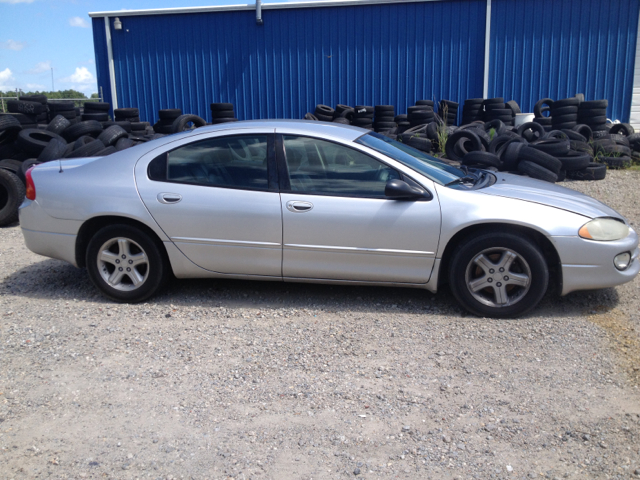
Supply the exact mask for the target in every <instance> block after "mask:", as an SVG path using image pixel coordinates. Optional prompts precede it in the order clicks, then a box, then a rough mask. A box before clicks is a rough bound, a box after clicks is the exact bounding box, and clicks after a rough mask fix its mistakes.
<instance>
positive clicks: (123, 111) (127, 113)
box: [113, 108, 140, 118]
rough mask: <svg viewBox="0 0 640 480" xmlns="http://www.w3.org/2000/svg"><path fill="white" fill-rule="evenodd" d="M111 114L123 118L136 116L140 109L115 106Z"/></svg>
mask: <svg viewBox="0 0 640 480" xmlns="http://www.w3.org/2000/svg"><path fill="white" fill-rule="evenodd" d="M113 114H114V115H115V116H116V117H123V118H129V117H137V116H139V115H140V110H139V109H137V108H116V109H115V110H114V111H113Z"/></svg>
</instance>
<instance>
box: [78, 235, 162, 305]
mask: <svg viewBox="0 0 640 480" xmlns="http://www.w3.org/2000/svg"><path fill="white" fill-rule="evenodd" d="M160 248H161V247H160V246H159V245H158V244H157V243H156V242H155V241H154V240H153V239H152V238H150V237H149V235H147V234H146V233H144V232H142V231H141V230H140V229H138V228H136V227H133V226H130V225H110V226H108V227H104V228H103V229H101V230H99V231H98V232H97V233H96V234H95V235H94V236H93V238H92V239H91V240H90V241H89V245H88V247H87V253H86V265H87V272H88V273H89V278H90V279H91V281H92V282H93V284H94V285H95V286H96V287H97V288H98V289H99V290H100V291H101V292H102V293H103V294H104V295H105V296H107V297H109V298H111V299H112V300H115V301H116V302H127V303H138V302H142V301H143V300H146V299H147V298H149V297H151V296H152V295H153V294H155V293H156V292H157V291H158V290H160V289H161V288H162V287H163V286H164V285H165V284H166V282H167V280H168V278H169V263H168V261H167V259H166V255H165V254H164V252H162V251H161V249H160ZM138 262H139V263H138ZM127 265H130V266H127ZM127 268H129V269H130V271H129V272H127V271H126V269H127ZM120 269H122V270H120ZM114 274H115V275H114ZM136 282H138V284H137V285H136Z"/></svg>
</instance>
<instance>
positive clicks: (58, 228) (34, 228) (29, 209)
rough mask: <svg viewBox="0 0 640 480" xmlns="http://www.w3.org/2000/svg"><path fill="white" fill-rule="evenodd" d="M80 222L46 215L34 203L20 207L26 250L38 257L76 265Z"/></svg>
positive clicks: (21, 226) (36, 203)
mask: <svg viewBox="0 0 640 480" xmlns="http://www.w3.org/2000/svg"><path fill="white" fill-rule="evenodd" d="M81 224H82V222H80V221H77V220H62V219H58V218H53V217H52V216H50V215H48V214H47V213H46V212H45V211H44V210H43V209H42V207H41V206H40V205H39V204H38V202H37V200H36V201H31V200H25V201H24V202H23V203H22V205H21V206H20V228H21V229H22V235H23V236H24V241H25V244H26V245H27V248H28V249H29V250H31V251H32V252H34V253H37V254H38V255H44V256H45V257H51V258H57V259H59V260H64V261H65V262H69V263H70V264H72V265H74V266H76V267H77V266H78V265H77V263H76V237H77V233H78V231H79V229H80V225H81Z"/></svg>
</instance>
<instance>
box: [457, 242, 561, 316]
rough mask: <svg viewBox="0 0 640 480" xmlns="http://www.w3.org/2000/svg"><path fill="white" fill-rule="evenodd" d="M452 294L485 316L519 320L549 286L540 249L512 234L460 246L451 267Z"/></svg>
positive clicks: (465, 305) (467, 307)
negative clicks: (517, 318) (516, 318)
mask: <svg viewBox="0 0 640 480" xmlns="http://www.w3.org/2000/svg"><path fill="white" fill-rule="evenodd" d="M449 283H450V286H451V291H452V292H453V295H454V296H455V297H456V299H457V300H458V301H459V302H460V304H461V305H462V306H463V307H464V308H466V309H467V310H469V311H470V312H471V313H474V314H475V315H479V316H481V317H516V316H518V315H522V314H524V313H526V312H527V311H529V310H531V309H532V308H533V307H535V306H536V305H537V304H538V302H540V300H541V299H542V297H543V296H544V294H545V292H546V291H547V286H548V284H549V269H548V267H547V263H546V261H545V258H544V255H543V254H542V252H541V251H540V249H539V248H538V246H537V245H536V244H535V243H533V242H531V241H530V240H528V239H526V238H524V237H523V236H520V235H517V234H511V233H485V234H481V235H479V236H477V237H475V238H472V239H470V240H468V241H466V242H463V243H462V244H460V245H459V246H458V247H457V248H456V250H455V252H454V253H453V256H452V259H451V264H450V268H449Z"/></svg>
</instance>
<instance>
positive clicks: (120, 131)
mask: <svg viewBox="0 0 640 480" xmlns="http://www.w3.org/2000/svg"><path fill="white" fill-rule="evenodd" d="M127 135H128V134H127V131H126V130H125V129H124V128H122V127H121V126H119V125H112V126H110V127H108V128H107V129H106V130H105V131H104V132H102V133H101V134H100V135H98V140H100V141H101V142H102V143H104V144H105V146H107V147H108V146H110V145H115V144H116V142H117V141H118V140H120V139H121V138H123V137H126V136H127Z"/></svg>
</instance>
